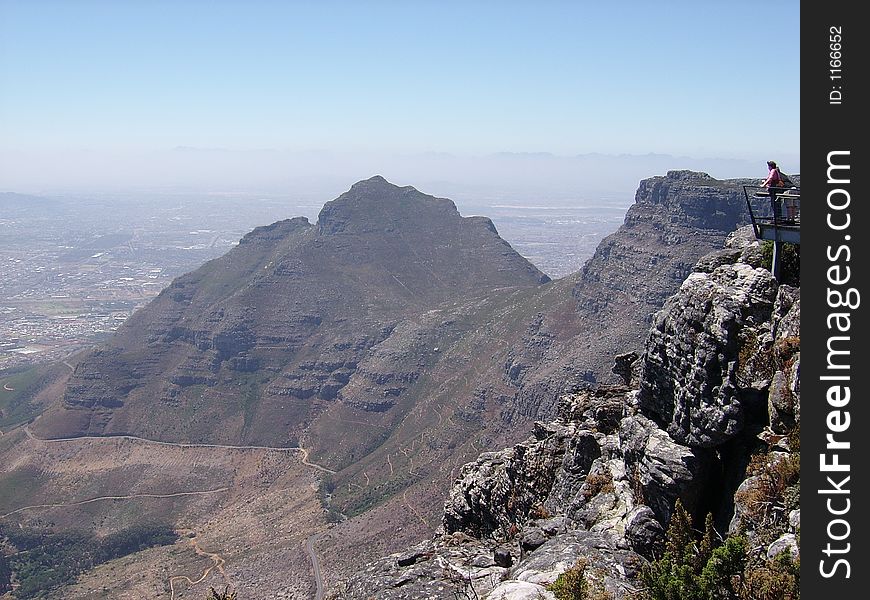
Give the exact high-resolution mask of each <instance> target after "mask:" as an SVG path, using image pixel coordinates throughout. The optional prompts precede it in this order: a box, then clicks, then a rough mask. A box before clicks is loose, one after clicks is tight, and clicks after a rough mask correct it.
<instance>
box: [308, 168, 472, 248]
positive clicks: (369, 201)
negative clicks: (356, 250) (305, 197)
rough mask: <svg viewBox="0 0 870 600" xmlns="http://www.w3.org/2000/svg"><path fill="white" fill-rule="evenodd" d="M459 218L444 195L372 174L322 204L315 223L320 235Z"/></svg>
mask: <svg viewBox="0 0 870 600" xmlns="http://www.w3.org/2000/svg"><path fill="white" fill-rule="evenodd" d="M460 219H461V217H460V216H459V211H458V210H457V209H456V205H454V204H453V202H451V201H450V200H448V199H446V198H436V197H434V196H430V195H428V194H424V193H422V192H420V191H419V190H417V189H416V188H413V187H411V186H409V185H408V186H403V187H400V186H397V185H395V184H393V183H390V182H389V181H387V180H386V179H384V178H383V177H382V176H381V175H375V176H374V177H371V178H369V179H364V180H362V181H358V182H356V183H355V184H353V185H352V186H351V187H350V189H349V190H348V191H346V192H345V193H343V194H342V195H341V196H339V197H338V198H336V199H335V200H332V201H330V202H327V203H326V204H324V205H323V209H322V210H321V211H320V215H319V216H318V218H317V224H318V226H319V228H320V233H322V234H327V235H329V234H334V233H339V232H356V233H361V232H364V231H379V232H383V231H384V230H385V229H389V230H392V229H399V230H409V231H411V230H415V229H423V228H426V227H427V226H431V225H432V224H433V223H441V224H446V222H448V221H451V222H453V223H454V224H456V223H457V222H458V221H459V220H460Z"/></svg>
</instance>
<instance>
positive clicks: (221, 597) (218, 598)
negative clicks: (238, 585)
mask: <svg viewBox="0 0 870 600" xmlns="http://www.w3.org/2000/svg"><path fill="white" fill-rule="evenodd" d="M205 600H238V596H237V595H236V591H235V590H233V591H232V592H231V591H230V586H226V587H225V588H224V591H222V592H218V591H217V590H216V589H214V588H211V589H210V590H209V592H208V596H206V598H205Z"/></svg>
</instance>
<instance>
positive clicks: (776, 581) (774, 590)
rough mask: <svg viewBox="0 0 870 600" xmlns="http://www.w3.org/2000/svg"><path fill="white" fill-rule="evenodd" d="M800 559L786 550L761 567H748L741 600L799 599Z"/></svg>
mask: <svg viewBox="0 0 870 600" xmlns="http://www.w3.org/2000/svg"><path fill="white" fill-rule="evenodd" d="M800 597H801V594H800V560H797V561H793V560H792V558H791V555H790V554H789V553H788V552H787V551H784V552H782V553H780V554H779V555H778V556H777V557H776V558H774V559H773V560H770V561H765V563H764V564H762V565H761V566H759V567H756V568H752V569H747V570H746V577H745V583H744V585H743V589H741V593H740V598H741V600H798V598H800Z"/></svg>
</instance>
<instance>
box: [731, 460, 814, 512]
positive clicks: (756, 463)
mask: <svg viewBox="0 0 870 600" xmlns="http://www.w3.org/2000/svg"><path fill="white" fill-rule="evenodd" d="M800 469H801V457H800V454H798V453H792V454H788V455H786V456H783V457H781V458H779V459H775V458H774V457H773V456H772V455H769V454H757V455H755V456H753V458H752V460H751V461H750V463H749V467H748V469H747V475H749V476H754V477H755V479H754V480H753V481H752V482H751V483H750V484H749V485H748V486H747V487H746V489H743V490H741V491H739V492H738V493H737V494H736V496H735V500H736V501H738V502H740V503H741V504H743V505H744V506H745V507H746V511H747V512H746V517H747V518H748V520H749V521H751V522H752V524H753V525H754V526H755V528H759V527H763V526H767V525H772V524H775V523H777V522H779V521H781V520H782V518H783V516H784V514H785V512H786V509H787V508H789V507H788V502H787V494H786V492H787V490H788V489H789V488H790V487H791V486H794V485H795V484H797V483H798V481H799V480H800V475H801V473H800Z"/></svg>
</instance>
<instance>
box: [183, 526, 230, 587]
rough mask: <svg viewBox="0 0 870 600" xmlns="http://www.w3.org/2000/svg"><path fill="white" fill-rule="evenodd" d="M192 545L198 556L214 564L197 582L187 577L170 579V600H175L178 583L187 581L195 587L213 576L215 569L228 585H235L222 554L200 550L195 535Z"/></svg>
mask: <svg viewBox="0 0 870 600" xmlns="http://www.w3.org/2000/svg"><path fill="white" fill-rule="evenodd" d="M190 533H192V532H190ZM190 545H191V546H193V550H194V552H196V553H197V555H199V556H205V557H208V558H210V559H211V560H212V564H211V565H209V566H208V567H207V568H206V569H205V571H203V572H202V575H200V576H199V579H197V580H193V579H191V578H190V577H188V576H187V575H175V576H173V577H170V578H169V600H175V582H176V581H186V582H187V584H188V585H189V586H193V585H196V584H198V583H202V582H203V581H205V579H206V577H208V576H209V575H210V574H211V572H212V571H213V570H215V569H217V570H218V572H219V573H220V574H221V575H222V576H223V578H224V581H225V582H226V584H227V585H228V586H230V587H233V583H232V582H231V581H230V578H229V576H228V575H227V573H226V571H224V563H226V561H225V560H224V559H223V557H222V556H221V555H220V554H217V553H216V552H206V551H205V550H203V549H202V548H200V547H199V541H198V540H197V539H196V535H194V536H193V537H192V538H191V539H190Z"/></svg>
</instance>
